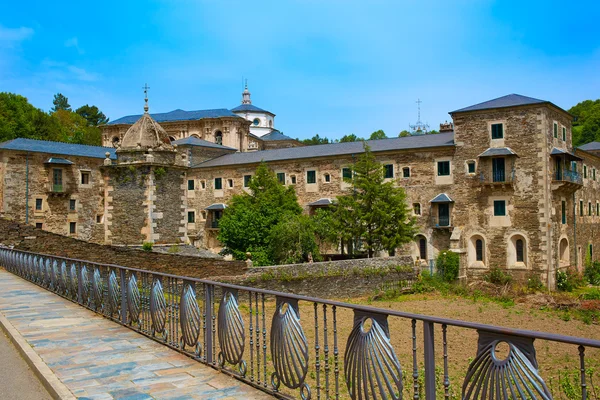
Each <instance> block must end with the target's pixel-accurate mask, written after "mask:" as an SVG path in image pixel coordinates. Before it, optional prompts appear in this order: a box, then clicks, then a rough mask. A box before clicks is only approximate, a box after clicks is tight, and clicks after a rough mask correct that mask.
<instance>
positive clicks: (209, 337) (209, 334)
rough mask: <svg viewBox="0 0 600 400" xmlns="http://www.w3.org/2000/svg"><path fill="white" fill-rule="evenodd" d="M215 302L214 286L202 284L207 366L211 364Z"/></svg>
mask: <svg viewBox="0 0 600 400" xmlns="http://www.w3.org/2000/svg"><path fill="white" fill-rule="evenodd" d="M214 300H215V287H214V285H210V284H204V310H205V312H206V319H205V322H206V325H207V327H206V333H205V334H206V337H205V338H204V343H205V348H206V353H205V354H204V357H205V358H206V363H207V364H212V363H213V353H212V348H213V340H214V337H213V331H212V319H213V309H212V304H213V301H214Z"/></svg>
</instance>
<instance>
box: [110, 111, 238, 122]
mask: <svg viewBox="0 0 600 400" xmlns="http://www.w3.org/2000/svg"><path fill="white" fill-rule="evenodd" d="M150 116H151V117H152V118H153V119H154V120H155V121H156V122H169V121H193V120H198V119H203V118H220V117H235V118H241V117H240V116H239V115H236V114H234V113H232V112H231V111H229V110H228V109H226V108H217V109H214V110H196V111H184V110H180V109H177V110H173V111H169V112H166V113H155V114H150ZM141 117H142V114H137V115H128V116H126V117H121V118H119V119H116V120H114V121H111V122H109V123H108V125H118V124H128V125H129V124H133V123H135V122H136V121H137V120H138V119H140V118H141Z"/></svg>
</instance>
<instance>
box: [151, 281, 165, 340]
mask: <svg viewBox="0 0 600 400" xmlns="http://www.w3.org/2000/svg"><path fill="white" fill-rule="evenodd" d="M150 318H151V319H152V336H154V335H155V334H157V333H160V334H162V335H163V338H164V339H165V340H166V339H167V331H166V329H165V323H166V321H167V302H166V300H165V294H164V292H163V287H162V283H161V281H160V279H158V278H154V282H153V283H152V289H151V290H150Z"/></svg>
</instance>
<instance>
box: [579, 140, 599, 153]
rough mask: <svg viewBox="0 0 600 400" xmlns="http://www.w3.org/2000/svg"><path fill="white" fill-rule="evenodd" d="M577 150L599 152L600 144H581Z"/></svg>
mask: <svg viewBox="0 0 600 400" xmlns="http://www.w3.org/2000/svg"><path fill="white" fill-rule="evenodd" d="M577 148H578V149H580V150H585V151H594V150H600V142H590V143H586V144H582V145H581V146H579V147H577Z"/></svg>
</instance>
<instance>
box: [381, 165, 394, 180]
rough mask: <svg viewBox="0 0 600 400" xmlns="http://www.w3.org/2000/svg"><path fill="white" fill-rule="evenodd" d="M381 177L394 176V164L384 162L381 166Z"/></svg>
mask: <svg viewBox="0 0 600 400" xmlns="http://www.w3.org/2000/svg"><path fill="white" fill-rule="evenodd" d="M383 177H384V178H385V179H389V178H393V177H394V164H386V165H384V166H383Z"/></svg>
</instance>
